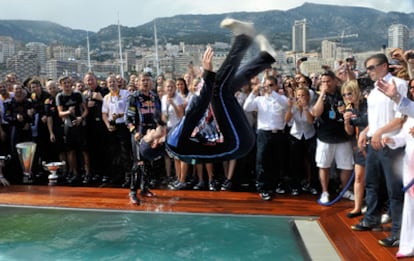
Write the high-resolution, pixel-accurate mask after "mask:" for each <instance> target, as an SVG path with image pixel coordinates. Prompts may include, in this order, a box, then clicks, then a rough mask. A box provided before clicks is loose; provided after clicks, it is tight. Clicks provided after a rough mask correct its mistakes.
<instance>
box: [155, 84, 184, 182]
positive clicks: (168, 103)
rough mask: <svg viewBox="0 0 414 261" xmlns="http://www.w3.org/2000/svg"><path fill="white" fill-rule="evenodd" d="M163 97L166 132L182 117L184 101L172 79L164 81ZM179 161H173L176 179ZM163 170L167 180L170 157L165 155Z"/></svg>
mask: <svg viewBox="0 0 414 261" xmlns="http://www.w3.org/2000/svg"><path fill="white" fill-rule="evenodd" d="M164 92H165V95H164V96H162V98H161V113H162V120H163V121H164V122H166V123H167V132H168V131H170V130H171V129H172V128H174V127H175V125H177V123H178V122H179V121H180V120H181V118H182V117H183V115H184V101H183V99H182V98H181V96H180V95H179V94H178V93H177V88H176V82H175V81H174V80H172V79H169V80H165V81H164ZM181 164H182V163H181V161H180V160H179V159H178V158H176V159H174V166H175V173H176V174H177V178H180V176H181V174H180V173H181ZM165 169H166V172H167V178H168V179H170V178H171V157H170V155H168V154H167V155H165Z"/></svg>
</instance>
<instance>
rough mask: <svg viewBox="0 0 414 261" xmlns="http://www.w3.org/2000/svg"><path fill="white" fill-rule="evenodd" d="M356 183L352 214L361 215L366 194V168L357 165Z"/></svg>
mask: <svg viewBox="0 0 414 261" xmlns="http://www.w3.org/2000/svg"><path fill="white" fill-rule="evenodd" d="M354 171H355V181H354V196H355V203H354V209H353V210H351V212H350V213H359V212H361V209H362V201H363V200H364V192H365V167H364V166H362V165H359V164H355V170H354Z"/></svg>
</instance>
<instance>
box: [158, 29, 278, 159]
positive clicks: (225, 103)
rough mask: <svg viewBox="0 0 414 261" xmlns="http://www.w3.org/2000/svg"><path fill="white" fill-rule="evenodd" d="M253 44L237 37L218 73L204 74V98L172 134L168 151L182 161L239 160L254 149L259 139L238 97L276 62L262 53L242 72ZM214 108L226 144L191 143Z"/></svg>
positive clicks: (196, 100)
mask: <svg viewBox="0 0 414 261" xmlns="http://www.w3.org/2000/svg"><path fill="white" fill-rule="evenodd" d="M251 43H252V38H251V37H249V36H246V35H238V36H236V38H235V41H234V43H233V46H232V48H231V50H230V52H229V54H228V55H227V57H226V60H225V61H224V62H223V64H222V66H221V67H220V69H219V70H218V72H217V73H216V74H214V73H212V72H206V73H205V74H204V77H203V78H204V86H203V88H202V89H201V92H200V95H199V96H196V97H194V98H193V99H192V101H191V103H190V104H189V107H188V109H187V111H186V114H185V115H184V117H183V119H182V120H181V121H180V123H179V124H178V125H177V126H176V127H175V128H174V129H173V130H172V131H170V132H169V134H168V138H167V143H166V146H167V149H168V150H169V151H170V152H171V153H172V154H173V155H175V156H177V157H178V158H179V159H180V160H182V161H184V162H187V163H190V164H195V163H210V162H218V161H223V160H230V159H238V158H241V157H243V156H245V155H247V154H248V153H249V152H250V151H251V150H252V149H253V147H254V145H255V136H256V135H255V133H254V130H253V129H252V128H251V127H250V124H249V122H248V120H247V118H246V116H245V114H244V111H243V108H242V107H241V106H240V104H239V103H238V102H237V100H236V98H235V97H234V94H235V92H236V91H237V90H239V89H240V88H241V87H242V86H243V85H245V84H249V81H250V79H251V78H252V77H253V76H255V75H257V74H258V73H260V72H261V71H263V70H264V69H265V68H268V67H270V65H271V64H272V63H273V62H274V61H275V60H274V58H273V57H272V56H270V55H269V54H268V53H266V52H261V53H259V55H258V56H256V57H255V58H253V59H252V60H251V61H249V62H247V63H246V64H245V65H244V66H242V67H241V68H239V66H240V63H241V60H242V59H243V57H244V55H245V53H246V51H247V49H248V48H249V46H250V45H251ZM210 104H211V106H212V109H213V112H214V115H215V117H216V120H217V123H218V125H219V127H220V131H221V133H222V134H223V137H224V141H223V142H222V143H216V144H215V145H214V146H206V145H204V144H200V143H197V142H194V141H192V140H190V139H189V138H190V136H191V133H192V132H193V130H194V128H195V127H196V126H197V124H198V122H199V121H200V119H201V118H202V117H203V115H204V113H205V112H206V110H207V109H208V106H209V105H210Z"/></svg>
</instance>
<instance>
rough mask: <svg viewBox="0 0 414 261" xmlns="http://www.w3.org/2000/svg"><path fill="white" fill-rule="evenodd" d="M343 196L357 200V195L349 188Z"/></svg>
mask: <svg viewBox="0 0 414 261" xmlns="http://www.w3.org/2000/svg"><path fill="white" fill-rule="evenodd" d="M342 198H347V199H349V200H355V196H354V193H352V192H351V191H349V190H347V191H346V192H345V193H344V194H343V195H342Z"/></svg>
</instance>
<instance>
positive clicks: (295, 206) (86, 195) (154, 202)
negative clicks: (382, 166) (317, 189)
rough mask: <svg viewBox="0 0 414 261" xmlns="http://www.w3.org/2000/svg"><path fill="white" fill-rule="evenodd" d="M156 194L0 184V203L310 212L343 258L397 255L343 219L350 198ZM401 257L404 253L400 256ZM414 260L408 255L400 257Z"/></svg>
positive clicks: (289, 213) (380, 234)
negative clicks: (138, 197)
mask: <svg viewBox="0 0 414 261" xmlns="http://www.w3.org/2000/svg"><path fill="white" fill-rule="evenodd" d="M153 192H155V194H156V197H154V198H144V199H143V200H142V203H141V205H140V206H135V205H131V204H129V200H128V189H122V188H103V187H69V186H37V185H28V186H23V185H18V186H17V185H16V186H10V187H4V188H3V187H2V188H0V204H2V205H25V206H47V207H70V208H91V209H113V210H136V211H157V212H191V213H222V214H251V215H281V216H303V217H305V216H313V217H318V222H319V224H320V226H321V227H322V229H323V230H324V231H325V233H326V235H327V237H328V238H329V240H330V241H331V242H332V243H333V245H334V246H335V248H336V250H337V252H338V254H339V255H340V256H341V257H342V259H343V260H353V261H356V260H396V258H395V254H396V251H397V248H384V247H381V246H380V245H379V244H378V243H377V241H378V239H381V238H383V237H385V236H387V233H385V232H354V231H352V230H351V229H350V225H352V224H354V223H357V222H358V219H357V218H356V219H352V220H350V219H348V218H347V217H346V213H347V211H349V209H350V208H351V207H352V202H351V201H347V200H342V201H340V202H338V203H336V204H335V205H333V206H331V207H324V206H321V205H319V204H317V202H316V199H317V198H316V197H315V196H311V195H300V196H297V197H293V196H288V195H286V196H280V195H277V196H276V197H275V198H274V199H273V200H272V201H262V200H260V199H259V197H258V194H257V193H251V192H223V191H220V192H210V191H189V190H184V191H170V190H153ZM400 260H404V259H400ZM405 260H413V259H405Z"/></svg>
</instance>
